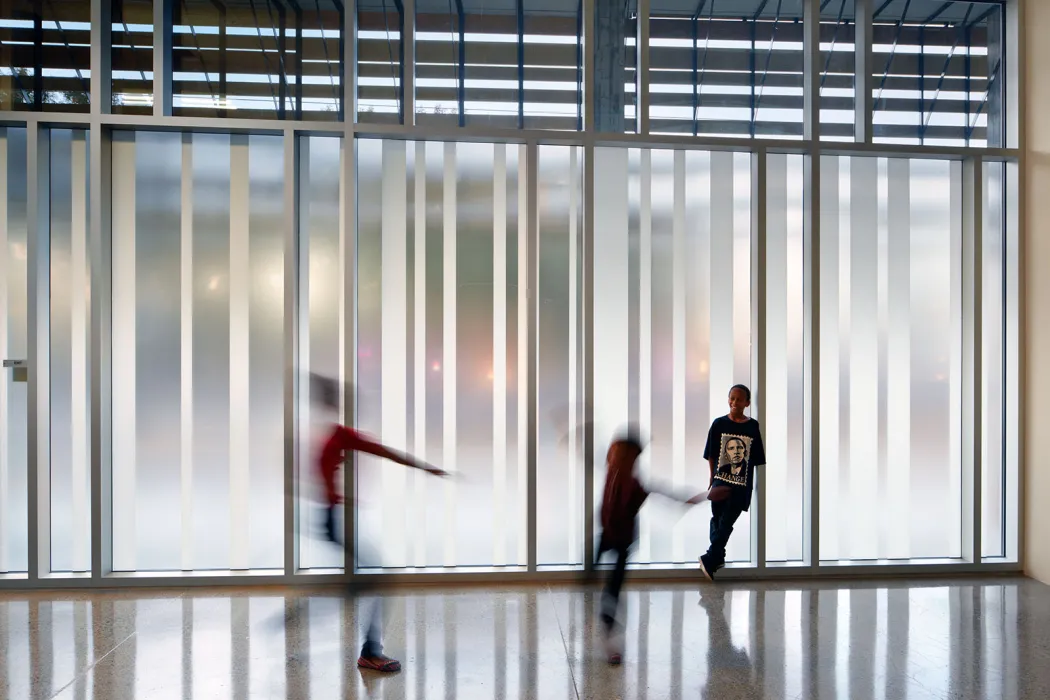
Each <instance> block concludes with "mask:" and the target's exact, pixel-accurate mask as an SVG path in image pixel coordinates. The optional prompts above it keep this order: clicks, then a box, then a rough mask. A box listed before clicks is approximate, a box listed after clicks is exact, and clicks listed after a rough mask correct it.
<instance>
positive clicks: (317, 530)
mask: <svg viewBox="0 0 1050 700" xmlns="http://www.w3.org/2000/svg"><path fill="white" fill-rule="evenodd" d="M343 143H344V142H343V140H342V139H340V138H337V137H325V136H312V137H304V138H301V139H300V140H299V178H300V184H301V187H300V190H299V193H300V199H299V231H300V252H299V255H300V258H299V259H300V271H299V274H300V275H302V276H303V278H304V279H305V282H301V283H300V289H303V290H305V296H304V297H303V298H302V299H301V304H302V305H303V307H302V317H303V319H305V323H304V325H305V328H303V329H302V330H301V331H300V335H299V338H300V340H299V356H300V358H302V359H301V362H300V373H299V378H300V387H299V397H300V402H299V425H300V426H301V428H300V434H301V436H302V437H301V440H300V452H299V459H300V462H299V464H300V469H299V497H300V498H299V523H298V525H299V566H300V567H301V568H303V569H310V568H324V567H341V566H343V551H342V548H341V547H339V546H338V545H335V544H332V543H330V542H325V541H323V539H322V538H320V537H319V536H320V534H321V532H322V524H323V520H322V517H323V515H324V513H323V510H322V508H323V505H324V489H323V484H322V483H321V480H320V478H319V474H318V471H317V459H318V455H319V452H320V449H321V447H322V445H323V441H324V440H325V439H326V438H327V437H328V434H327V433H328V431H330V430H331V425H332V423H333V421H337V420H338V421H340V422H346V416H347V415H348V411H347V410H346V406H343V405H342V402H343V401H345V399H346V395H347V391H346V388H347V376H346V371H345V361H346V337H347V336H346V296H345V294H344V289H345V286H344V285H345V281H344V276H345V273H346V270H345V265H344V260H345V255H346V227H345V225H344V224H345V220H344V217H345V215H346V212H345V208H344V207H343V201H344V200H343V197H342V194H343V191H344V188H345V186H346V183H345V178H344V177H343V172H344V170H343V167H344V162H345V161H344V159H345V157H346V155H345V153H344V148H343ZM351 242H352V241H351ZM309 372H315V373H317V374H319V375H321V376H323V377H328V378H331V379H334V380H336V381H338V382H339V385H340V386H341V387H343V388H344V391H343V392H342V393H341V396H340V402H341V405H340V406H339V410H337V411H335V412H334V413H333V412H331V411H329V410H327V409H325V408H323V407H322V406H319V405H316V403H315V401H314V397H313V396H311V393H310V392H311V390H312V388H313V387H311V385H310V382H309V381H308V373H309Z"/></svg>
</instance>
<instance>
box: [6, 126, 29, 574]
mask: <svg viewBox="0 0 1050 700" xmlns="http://www.w3.org/2000/svg"><path fill="white" fill-rule="evenodd" d="M27 259H28V241H27V240H26V132H25V129H16V128H0V357H2V359H5V360H7V359H14V360H24V359H27V357H28V354H29V348H28V326H27V319H28V317H27V312H28V306H27V304H28V296H27V289H28V288H27V277H26V275H27V271H28V270H27V263H28V260H27ZM25 379H26V377H25V374H24V373H23V372H21V371H19V372H18V373H16V372H15V371H14V370H11V369H0V573H12V572H24V571H26V570H27V569H28V568H29V531H28V529H27V527H28V515H27V513H26V504H27V499H28V493H27V482H26V476H27V469H26V457H27V455H26V447H27V445H28V443H27V441H26V440H27V435H26V429H27V426H28V423H27V417H28V412H27V408H28V406H27V403H26V401H27V399H28V395H27V393H26V388H27V386H28V385H27V384H26V381H25Z"/></svg>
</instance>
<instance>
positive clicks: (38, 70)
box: [33, 5, 44, 112]
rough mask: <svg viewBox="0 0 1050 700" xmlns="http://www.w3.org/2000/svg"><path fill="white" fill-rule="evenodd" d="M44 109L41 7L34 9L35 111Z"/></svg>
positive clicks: (42, 19)
mask: <svg viewBox="0 0 1050 700" xmlns="http://www.w3.org/2000/svg"><path fill="white" fill-rule="evenodd" d="M43 108H44V18H43V16H42V15H41V13H40V6H39V5H37V6H35V7H34V8H33V110H34V111H37V112H40V111H42V110H43Z"/></svg>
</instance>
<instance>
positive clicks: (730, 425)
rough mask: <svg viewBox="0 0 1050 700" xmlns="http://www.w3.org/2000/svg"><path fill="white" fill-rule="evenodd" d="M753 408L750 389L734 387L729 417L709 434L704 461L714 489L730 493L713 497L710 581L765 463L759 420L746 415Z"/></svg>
mask: <svg viewBox="0 0 1050 700" xmlns="http://www.w3.org/2000/svg"><path fill="white" fill-rule="evenodd" d="M750 405H751V390H750V389H748V388H747V387H746V386H744V385H743V384H737V385H735V386H734V387H733V388H732V389H730V390H729V415H727V416H722V417H721V418H717V419H715V422H714V423H712V424H711V430H710V431H709V432H708V434H707V447H706V448H704V459H706V460H707V463H708V466H709V468H710V471H711V488H712V489H713V490H717V491H719V492H723V491H726V492H728V493H727V495H726V497H725V498H723V499H721V500H717V501H716V500H714V499H713V498H712V503H711V546H710V548H708V550H707V553H706V554H704V555H703V556H701V557H700V570H701V571H702V572H703V573H704V576H705V577H706V578H707V580H709V581H713V580H714V576H715V574H716V573H717V572H718V570H719V569H721V568H722V567H723V566H725V563H726V544H727V543H728V542H729V536H730V535H731V534H733V525H734V524H735V523H736V521H737V518H739V517H740V514H741V513H743V512H745V511H746V510H747V509H748V508H750V507H751V490H752V488H753V486H754V483H755V478H754V476H755V468H756V467H762V466H765V463H766V451H765V448H764V447H763V446H762V431H761V429H760V427H759V425H758V421H757V420H755V419H754V418H748V417H747V416H745V415H744V410H745V409H747V408H748V407H749V406H750ZM712 496H714V494H712Z"/></svg>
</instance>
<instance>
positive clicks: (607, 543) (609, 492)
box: [595, 434, 707, 664]
mask: <svg viewBox="0 0 1050 700" xmlns="http://www.w3.org/2000/svg"><path fill="white" fill-rule="evenodd" d="M642 450H643V447H642V442H641V440H640V439H639V438H638V437H636V436H634V435H632V434H627V435H624V436H623V437H619V438H616V439H615V440H613V442H612V444H611V445H609V452H608V454H607V456H606V468H607V470H608V471H607V473H606V476H605V492H604V494H603V496H602V511H601V518H602V534H601V541H600V543H599V545H598V553H597V555H596V556H595V560H596V561H595V563H597V561H598V560H600V559H601V558H602V554H604V553H605V552H615V553H616V565H615V566H614V567H613V570H612V572H610V574H609V578H608V579H607V580H606V583H605V589H604V590H603V591H602V603H601V619H602V623H603V624H604V626H605V639H606V651H607V653H608V656H609V663H612V664H619V663H621V662H622V660H623V656H622V652H621V651H620V647H619V645H618V644H617V643H616V642H615V641H614V640H613V633H614V631H615V629H616V626H617V625H616V615H617V610H618V608H619V604H620V589H621V588H622V587H623V580H624V576H625V575H626V572H627V557H628V555H629V554H630V549H631V547H632V545H634V541H635V538H636V537H637V520H638V511H639V510H641V508H642V505H643V504H644V503H645V500H646V499H647V498H648V497H649V494H650V493H658V494H660V495H662V496H665V497H667V498H671V499H673V500H676V501H681V502H683V503H689V504H696V503H700V502H702V501H704V500H705V499H706V498H707V492H706V491H705V492H703V493H699V494H697V495H696V496H693V497H692V498H683V497H681V496H676V495H674V494H672V493H670V492H668V491H665V490H663V489H658V488H656V487H652V486H650V487H649V488H648V489H646V488H645V487H644V486H642V484H641V482H640V481H638V477H637V476H635V473H634V467H635V464H636V462H637V460H638V457H639V456H641V454H642Z"/></svg>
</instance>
